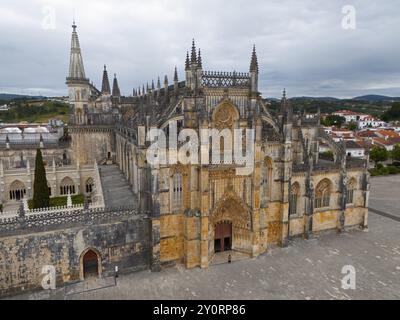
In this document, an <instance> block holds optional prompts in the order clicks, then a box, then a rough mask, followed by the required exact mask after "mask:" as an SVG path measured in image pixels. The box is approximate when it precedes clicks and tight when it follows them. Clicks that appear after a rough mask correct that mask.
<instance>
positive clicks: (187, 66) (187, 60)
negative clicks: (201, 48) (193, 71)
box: [185, 51, 190, 70]
mask: <svg viewBox="0 0 400 320" xmlns="http://www.w3.org/2000/svg"><path fill="white" fill-rule="evenodd" d="M189 68H190V60H189V51H187V52H186V60H185V70H189Z"/></svg>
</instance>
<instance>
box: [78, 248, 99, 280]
mask: <svg viewBox="0 0 400 320" xmlns="http://www.w3.org/2000/svg"><path fill="white" fill-rule="evenodd" d="M99 260H100V258H99V255H98V254H97V253H96V252H95V251H94V250H92V249H89V250H87V251H86V253H85V254H84V255H83V256H82V264H81V266H82V276H83V277H82V278H83V279H85V280H86V279H88V278H93V277H98V276H99V275H100V266H99Z"/></svg>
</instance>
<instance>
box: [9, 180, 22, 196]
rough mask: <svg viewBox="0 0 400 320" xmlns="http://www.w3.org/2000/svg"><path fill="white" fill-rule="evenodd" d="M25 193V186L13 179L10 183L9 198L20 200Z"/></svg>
mask: <svg viewBox="0 0 400 320" xmlns="http://www.w3.org/2000/svg"><path fill="white" fill-rule="evenodd" d="M25 195H26V187H25V185H24V184H23V183H22V182H21V181H19V180H15V181H14V182H13V183H12V184H11V185H10V200H17V201H19V200H21V199H23V198H24V197H25Z"/></svg>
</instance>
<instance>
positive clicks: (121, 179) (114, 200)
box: [99, 165, 137, 208]
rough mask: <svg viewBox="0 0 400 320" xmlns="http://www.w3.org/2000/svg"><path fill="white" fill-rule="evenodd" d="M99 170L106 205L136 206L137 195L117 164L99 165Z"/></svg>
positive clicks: (112, 206)
mask: <svg viewBox="0 0 400 320" xmlns="http://www.w3.org/2000/svg"><path fill="white" fill-rule="evenodd" d="M99 170H100V178H101V185H102V188H103V195H104V203H105V206H106V207H108V208H118V207H121V206H136V204H137V201H136V196H135V195H134V194H133V192H132V188H131V186H130V185H129V183H128V181H127V180H126V179H125V176H124V174H123V173H122V172H121V171H120V170H119V168H118V166H117V165H104V166H99Z"/></svg>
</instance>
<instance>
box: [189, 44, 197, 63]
mask: <svg viewBox="0 0 400 320" xmlns="http://www.w3.org/2000/svg"><path fill="white" fill-rule="evenodd" d="M190 63H192V64H193V63H197V56H196V45H195V43H194V39H193V40H192V54H191V57H190Z"/></svg>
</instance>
